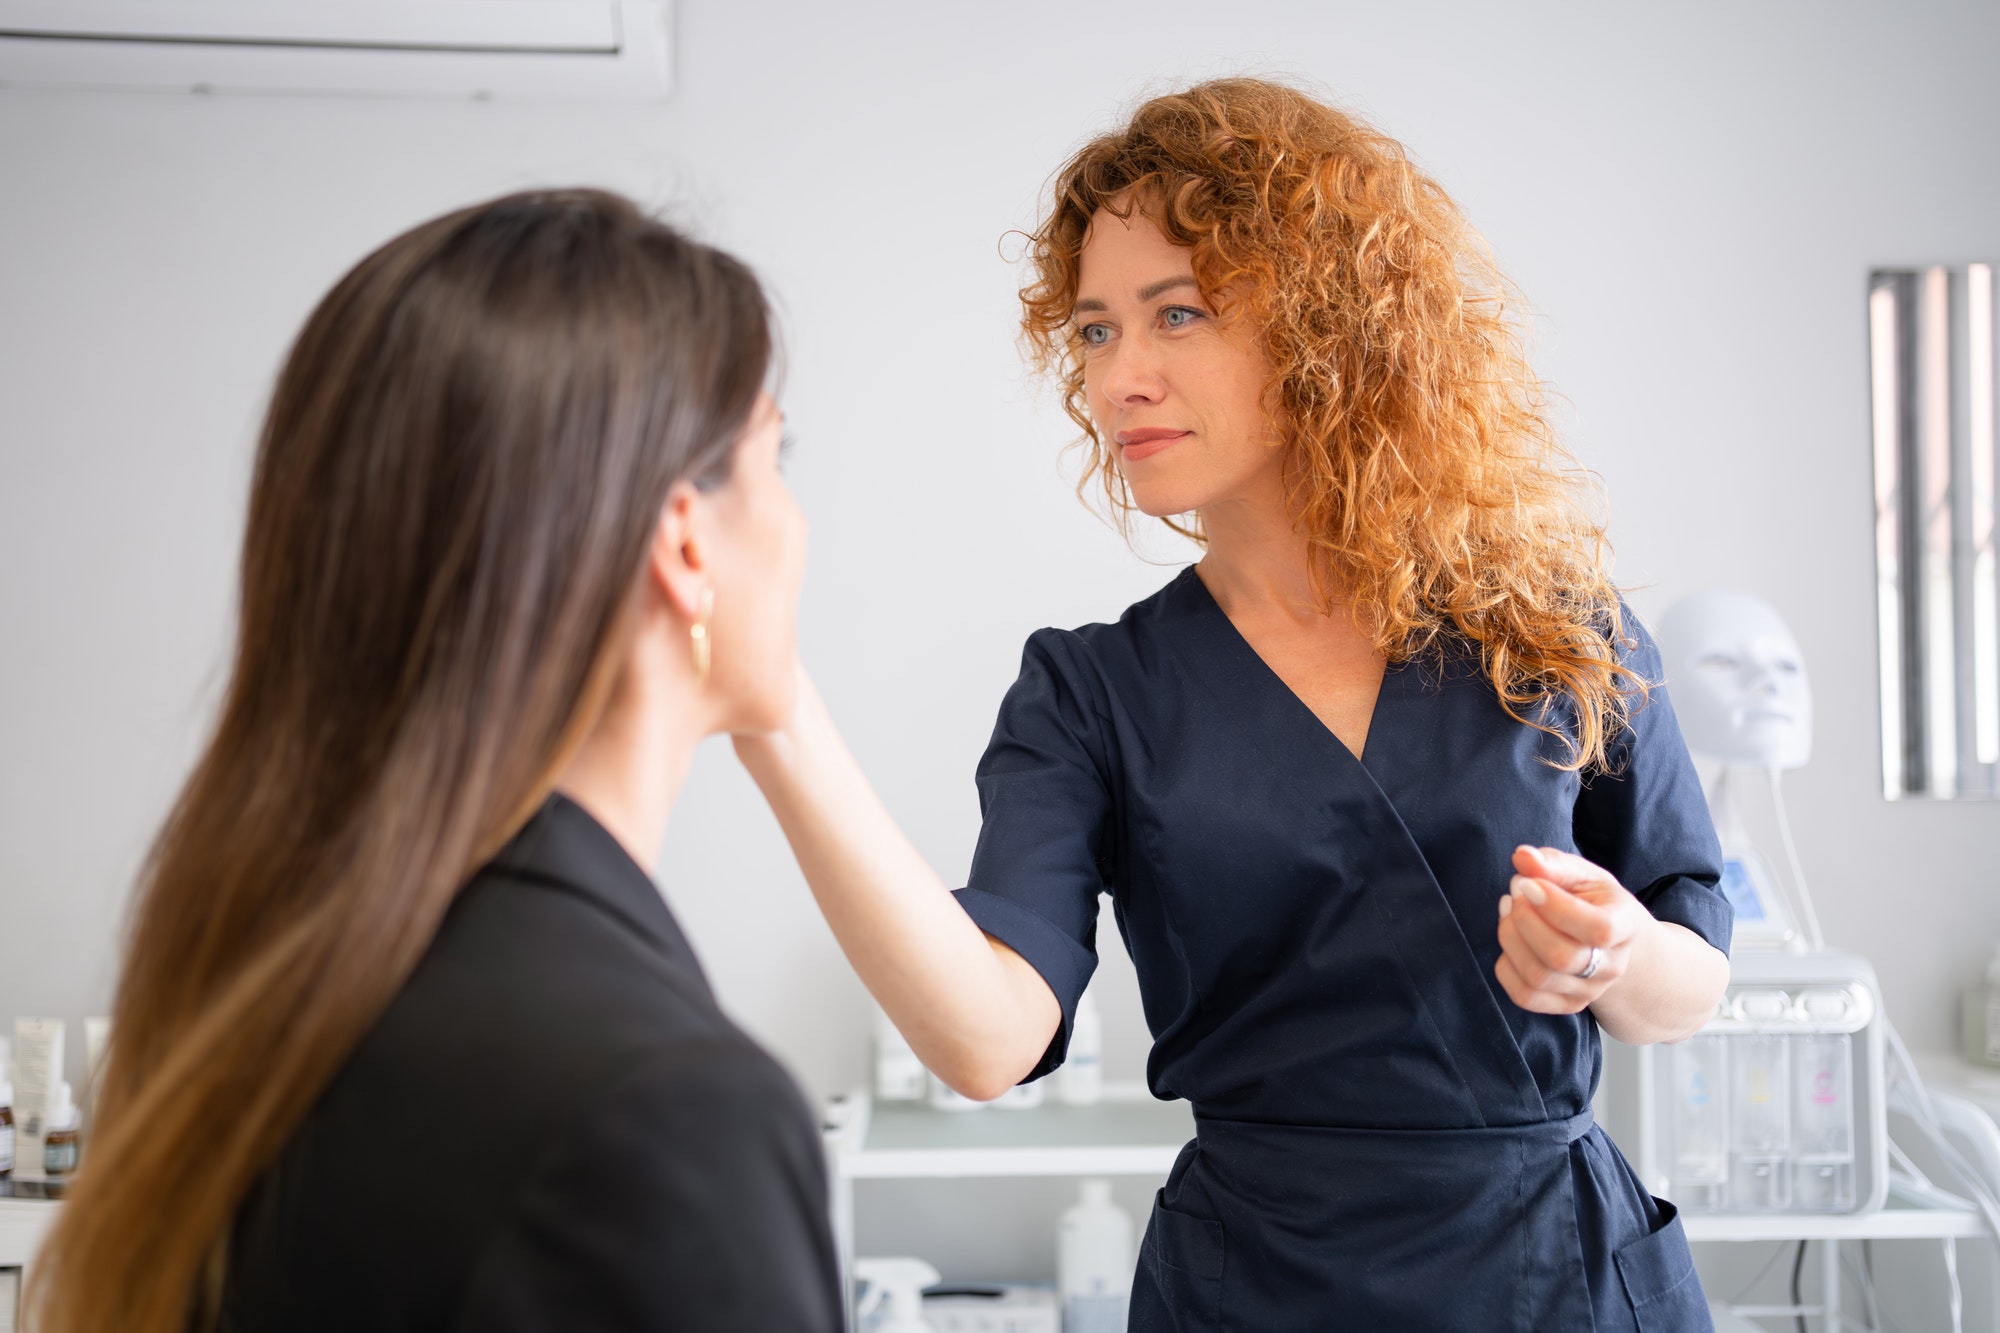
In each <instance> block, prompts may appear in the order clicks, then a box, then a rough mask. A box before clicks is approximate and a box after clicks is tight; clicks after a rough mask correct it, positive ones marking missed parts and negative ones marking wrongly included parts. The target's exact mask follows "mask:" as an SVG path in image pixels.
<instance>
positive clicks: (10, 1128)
mask: <svg viewBox="0 0 2000 1333" xmlns="http://www.w3.org/2000/svg"><path fill="white" fill-rule="evenodd" d="M12 1063H13V1059H12V1057H11V1056H10V1055H9V1053H8V1051H7V1043H6V1042H5V1041H4V1040H0V1180H5V1179H7V1177H9V1176H11V1175H13V1174H14V1071H13V1070H12V1069H11V1068H10V1066H11V1065H12Z"/></svg>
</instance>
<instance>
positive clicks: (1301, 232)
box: [1021, 79, 1648, 769]
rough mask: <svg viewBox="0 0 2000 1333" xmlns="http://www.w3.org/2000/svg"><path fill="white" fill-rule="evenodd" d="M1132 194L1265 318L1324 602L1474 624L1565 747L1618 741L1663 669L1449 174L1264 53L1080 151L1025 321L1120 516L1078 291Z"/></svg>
mask: <svg viewBox="0 0 2000 1333" xmlns="http://www.w3.org/2000/svg"><path fill="white" fill-rule="evenodd" d="M1135 209H1136V210H1139V211H1142V212H1143V213H1144V214H1145V215H1146V216H1148V217H1149V218H1151V219H1152V220H1153V221H1154V222H1155V223H1157V224H1158V226H1159V227H1160V229H1161V231H1162V232H1163V233H1164V234H1165V235H1166V237H1167V238H1168V239H1169V240H1171V241H1173V242H1174V243H1175V244H1178V245H1184V246H1187V247H1189V248H1190V249H1191V250H1192V251H1193V254H1192V263H1193V268H1194V273H1195V278H1196V280H1197V282H1199V284H1200V286H1201V289H1202V292H1203V294H1204V296H1205V297H1206V298H1207V299H1208V300H1209V302H1210V303H1211V304H1212V305H1214V306H1216V307H1217V308H1218V309H1220V310H1224V311H1226V312H1227V314H1228V315H1229V316H1230V317H1231V318H1237V317H1247V318H1249V319H1250V320H1251V321H1253V325H1252V326H1253V327H1256V328H1259V329H1261V330H1262V337H1263V342H1264V349H1265V352H1266V354H1267V356H1268V358H1269V361H1270V365H1271V368H1272V369H1271V381H1270V385H1269V399H1268V400H1269V401H1270V402H1272V403H1273V404H1275V405H1276V408H1277V410H1276V413H1275V416H1276V421H1275V424H1276V426H1277V428H1278V430H1279V431H1280V432H1281V439H1282V440H1283V443H1284V445H1285V448H1286V450H1287V453H1288V463H1289V471H1288V476H1289V484H1290V493H1291V499H1292V503H1293V508H1294V513H1295V516H1296V520H1297V523H1298V526H1299V530H1300V531H1301V532H1302V533H1303V534H1304V535H1305V536H1306V537H1307V538H1308V540H1309V541H1310V543H1311V548H1312V552H1313V558H1314V565H1313V571H1312V572H1313V577H1314V580H1315V586H1316V587H1317V588H1318V589H1319V590H1320V593H1321V596H1322V600H1323V603H1324V605H1325V606H1326V607H1327V609H1328V610H1329V611H1331V610H1332V609H1334V607H1335V606H1336V605H1338V603H1339V600H1340V599H1341V597H1343V596H1344V597H1345V598H1346V599H1347V600H1348V602H1349V603H1350V605H1351V607H1352V609H1353V610H1354V612H1355V613H1356V616H1357V623H1358V624H1361V625H1362V626H1363V627H1364V629H1365V630H1366V631H1367V632H1369V633H1371V634H1372V636H1373V637H1374V639H1375V643H1376V647H1377V648H1378V650H1379V651H1381V652H1382V653H1383V654H1384V655H1385V656H1386V657H1388V658H1389V660H1391V661H1403V660H1407V659H1408V658H1410V657H1413V656H1416V655H1419V654H1422V653H1424V652H1425V651H1426V650H1428V649H1436V648H1439V647H1441V646H1442V645H1443V641H1444V640H1445V638H1446V637H1447V636H1456V637H1461V638H1463V639H1464V640H1467V641H1469V642H1470V643H1472V644H1474V645H1476V646H1477V648H1478V651H1479V654H1480V658H1481V662H1482V665H1483V668H1484V670H1485V672H1486V674H1487V676H1488V677H1489V678H1490V679H1491V680H1492V683H1493V687H1494V689H1495V691H1496V692H1497V693H1498V695H1499V698H1500V701H1501V703H1502V705H1503V706H1504V707H1505V708H1506V709H1507V711H1508V712H1509V713H1510V714H1511V715H1513V716H1514V717H1515V718H1516V719H1518V720H1520V721H1521V722H1523V723H1525V724H1527V725H1529V726H1534V727H1537V728H1539V729H1541V730H1544V731H1548V732H1550V733H1552V734H1554V735H1557V736H1560V737H1561V738H1563V739H1564V740H1565V741H1566V742H1567V743H1568V748H1569V752H1570V753H1569V759H1568V761H1567V762H1566V763H1564V764H1563V765H1562V767H1565V768H1570V769H1581V768H1584V767H1585V766H1587V765H1595V766H1605V765H1606V764H1607V762H1608V759H1607V756H1608V751H1609V749H1610V743H1611V738H1612V737H1614V736H1616V735H1617V734H1618V732H1619V731H1620V730H1621V729H1622V727H1623V724H1624V721H1625V719H1626V717H1627V715H1628V713H1629V710H1630V708H1631V705H1632V700H1633V699H1634V698H1635V697H1636V698H1643V697H1644V695H1645V693H1646V690H1647V687H1648V682H1647V681H1646V680H1645V679H1644V678H1643V677H1641V676H1640V675H1639V674H1638V673H1636V672H1634V671H1632V670H1631V669H1630V668H1628V667H1627V666H1626V665H1624V663H1623V661H1622V660H1621V655H1620V653H1619V651H1618V645H1620V644H1621V643H1624V642H1625V631H1624V622H1623V616H1622V608H1621V603H1620V600H1619V596H1618V591H1617V588H1616V587H1615V585H1614V584H1613V583H1612V582H1611V580H1610V577H1609V573H1608V570H1607V568H1606V566H1607V562H1608V555H1609V548H1608V545H1607V543H1606V541H1605V534H1604V527H1603V524H1602V523H1601V522H1599V521H1597V520H1596V519H1595V518H1594V517H1593V516H1592V515H1591V513H1590V512H1589V510H1588V508H1587V507H1586V504H1585V503H1584V501H1585V496H1586V494H1587V493H1590V492H1591V491H1592V487H1591V486H1590V484H1589V478H1588V476H1587V474H1584V473H1582V472H1581V470H1580V469H1579V468H1578V467H1577V465H1576V463H1575V461H1574V460H1573V459H1572V458H1571V457H1570V455H1569V454H1568V453H1567V452H1566V451H1565V450H1564V449H1563V447H1562V445H1561V443H1560V442H1559V440H1558V439H1557V437H1556V432H1555V430H1554V428H1553V427H1552V425H1551V423H1550V420H1549V415H1548V410H1547V395H1546V393H1545V392H1544V390H1543V387H1542V383H1541V380H1540V379H1539V378H1538V377H1537V376H1536V374H1535V372H1534V370H1533V368H1532V366H1531V365H1530V364H1529V359H1528V351H1527V338H1526V336H1525V330H1523V328H1522V327H1521V326H1520V324H1519V322H1518V321H1517V320H1516V319H1515V318H1514V317H1513V315H1512V314H1511V313H1510V312H1509V309H1508V304H1509V298H1510V297H1511V296H1512V295H1513V294H1514V293H1513V288H1512V287H1511V285H1510V284H1509V283H1508V282H1507V280H1506V279H1505V278H1504V277H1503V276H1502V275H1501V273H1500V272H1499V270H1498V269H1497V268H1496V266H1495V265H1494V263H1493V259H1492V256H1491V254H1490V252H1489V251H1488V250H1487V248H1486V245H1485V242H1484V241H1483V239H1482V238H1481V237H1480V236H1479V235H1478V233H1477V232H1475V231H1474V230H1473V229H1472V227H1471V226H1470V224H1469V223H1467V222H1466V220H1465V218H1464V216H1463V215H1462V214H1461V213H1460V212H1459V210H1458V207H1457V206H1456V205H1455V204H1454V203H1453V202H1452V201H1451V199H1450V197H1449V196H1448V195H1446V193H1445V192H1444V190H1443V188H1442V187H1440V186H1439V185H1438V183H1437V182H1436V181H1434V180H1432V179H1431V178H1430V177H1429V176H1427V175H1425V174H1424V173H1423V172H1422V171H1420V170H1419V169H1418V168H1417V167H1416V166H1415V165H1414V164H1413V163H1411V161H1410V159H1409V155H1408V154H1407V153H1406V152H1405V151H1404V149H1403V147H1402V145H1401V144H1399V143H1397V142H1396V141H1395V140H1394V139H1391V138H1390V137H1388V136H1387V135H1385V134H1383V133H1381V132H1380V131H1379V130H1376V129H1374V128H1372V127H1370V126H1368V125H1366V124H1363V123H1362V122H1361V121H1359V120H1357V119H1356V118H1354V117H1352V116H1350V115H1347V114H1345V113H1343V112H1341V111H1338V110H1335V109H1334V108H1332V107H1329V106H1326V105H1324V104H1323V103H1321V102H1318V101H1316V100H1314V99H1313V98H1311V97H1308V96H1307V95H1305V94H1304V93H1301V92H1299V91H1297V90H1295V89H1292V88H1288V87H1285V86H1283V85H1281V84H1276V83H1271V82H1267V81H1264V80H1260V79H1219V80H1215V81H1212V82H1208V83H1202V84H1197V85H1196V86H1194V87H1192V88H1189V89H1187V90H1186V91H1184V92H1179V93H1174V94H1171V95H1169V96H1165V97H1156V98H1154V99H1152V100H1151V101H1148V102H1146V103H1145V104H1144V105H1142V106H1141V107H1140V108H1139V109H1138V110H1137V112H1135V113H1134V114H1133V116H1132V118H1131V121H1130V123H1129V124H1127V125H1126V126H1125V127H1124V128H1123V129H1121V130H1119V131H1117V132H1115V133H1111V134H1106V135H1102V136H1100V137H1098V138H1096V139H1093V140H1091V141H1090V142H1089V143H1087V144H1086V145H1084V147H1083V148H1082V149H1081V150H1080V151H1078V152H1077V154H1076V155H1075V156H1074V157H1072V158H1071V159H1070V161H1069V162H1068V163H1067V164H1066V165H1065V166H1064V167H1063V168H1062V169H1061V171H1060V172H1058V173H1057V175H1056V178H1055V182H1054V190H1053V199H1052V200H1051V203H1050V206H1049V209H1048V211H1047V213H1046V215H1045V216H1044V218H1043V220H1042V222H1041V224H1040V225H1039V226H1038V227H1037V228H1036V229H1035V231H1034V233H1033V234H1032V236H1031V238H1030V246H1029V251H1028V258H1029V261H1030V263H1031V265H1032V267H1033V271H1034V281H1032V282H1031V283H1030V284H1029V285H1028V286H1026V287H1024V288H1023V289H1022V291H1021V303H1022V308H1023V315H1022V331H1023V335H1024V338H1025V340H1026V343H1027V345H1028V348H1029V350H1030V352H1031V354H1032V355H1033V357H1034V359H1035V360H1036V361H1037V363H1038V364H1039V365H1040V366H1041V368H1042V369H1043V370H1045V371H1050V372H1053V373H1054V374H1056V375H1057V376H1058V377H1059V378H1060V381H1061V383H1062V386H1063V390H1064V397H1063V405H1064V408H1065V410H1066V411H1067V412H1068V413H1069V416H1070V418H1071V419H1072V420H1073V421H1075V422H1076V424H1077V425H1078V426H1079V427H1081V428H1082V430H1083V435H1084V438H1083V443H1084V444H1085V446H1086V448H1087V450H1088V454H1089V465H1088V467H1087V469H1086V471H1085V473H1084V477H1083V480H1082V483H1081V484H1080V487H1079V489H1082V488H1083V487H1086V486H1088V484H1089V482H1090V480H1091V478H1092V477H1097V478H1100V479H1101V481H1102V483H1103V486H1104V492H1105V496H1106V498H1107V500H1108V502H1109V503H1110V505H1111V508H1112V512H1113V514H1114V515H1115V516H1116V517H1117V518H1118V519H1119V521H1120V522H1121V523H1124V522H1126V521H1128V520H1129V518H1130V515H1131V513H1132V512H1133V506H1132V502H1131V497H1130V495H1129V493H1128V492H1127V490H1126V487H1125V484H1124V478H1123V477H1122V475H1121V474H1120V473H1119V471H1118V469H1117V468H1116V467H1114V466H1111V465H1110V463H1109V460H1108V458H1107V455H1106V452H1105V449H1104V444H1103V441H1102V440H1101V439H1100V438H1099V436H1098V433H1097V429H1096V427H1095V425H1094V423H1093V422H1092V421H1091V418H1090V413H1089V410H1088V404H1087V400H1086V399H1085V396H1084V382H1083V345H1082V342H1081V340H1080V338H1079V336H1078V330H1077V328H1076V325H1075V323H1074V321H1073V318H1072V308H1073V307H1074V305H1075V303H1076V299H1077V281H1078V267H1079V261H1080V256H1081V254H1082V250H1083V244H1084V240H1085V237H1086V236H1087V234H1088V232H1089V230H1090V223H1091V218H1092V217H1093V216H1094V215H1095V214H1096V213H1097V212H1099V211H1100V210H1103V211H1106V212H1110V213H1114V214H1116V215H1118V216H1120V217H1129V216H1131V214H1132V212H1133V211H1134V210H1135ZM1169 522H1170V523H1171V522H1172V521H1171V520H1169ZM1172 525H1173V526H1175V527H1176V529H1177V530H1180V531H1183V532H1187V533H1188V535H1190V536H1193V537H1195V539H1196V540H1200V533H1199V530H1198V527H1197V528H1195V529H1190V528H1188V527H1186V526H1184V525H1181V524H1178V523H1174V524H1172ZM1561 704H1567V705H1568V706H1567V707H1559V708H1558V709H1557V711H1556V712H1555V713H1552V712H1551V706H1552V705H1561ZM1559 714H1567V716H1566V717H1561V716H1559Z"/></svg>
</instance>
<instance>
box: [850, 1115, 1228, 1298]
mask: <svg viewBox="0 0 2000 1333" xmlns="http://www.w3.org/2000/svg"><path fill="white" fill-rule="evenodd" d="M824 1127H825V1132H826V1149H827V1165H828V1168H829V1170H830V1171H831V1173H832V1193H833V1214H834V1216H833V1223H834V1238H835V1241H836V1243H837V1244H838V1246H839V1250H840V1266H841V1272H842V1273H843V1274H851V1273H852V1271H853V1263H854V1210H855V1203H854V1201H855V1185H856V1183H857V1182H859V1181H864V1180H971V1179H1005V1178H1019V1177H1029V1176H1145V1177H1150V1178H1153V1179H1155V1180H1159V1181H1164V1180H1165V1179H1166V1177H1167V1172H1168V1171H1170V1170H1172V1169H1173V1165H1174V1159H1175V1158H1176V1157H1178V1156H1179V1155H1180V1151H1181V1149H1182V1147H1183V1146H1185V1145H1186V1143H1187V1141H1188V1140H1189V1139H1191V1138H1193V1137H1194V1112H1193V1110H1192V1109H1191V1108H1190V1107H1189V1106H1188V1104H1187V1103H1186V1102H1162V1101H1160V1100H1158V1099H1157V1098H1155V1097H1154V1096H1153V1095H1152V1094H1151V1093H1150V1092H1148V1091H1147V1090H1146V1087H1145V1085H1144V1084H1141V1083H1129V1084H1126V1083H1116V1082H1107V1083H1106V1084H1105V1085H1104V1093H1103V1096H1102V1097H1101V1098H1100V1099H1099V1100H1098V1101H1096V1102H1094V1103H1091V1104H1089V1105H1082V1106H1073V1105H1068V1104H1065V1103H1063V1102H1060V1101H1056V1100H1054V1099H1051V1100H1048V1101H1045V1102H1043V1103H1042V1104H1041V1105H1039V1106H1033V1107H1023V1108H1019V1109H1011V1108H1005V1107H1000V1106H988V1107H983V1108H981V1109H978V1110H973V1111H945V1110H938V1109H936V1108H934V1107H932V1106H931V1105H930V1104H929V1103H928V1102H924V1101H902V1102H898V1101H877V1100H875V1099H874V1098H873V1097H872V1096H871V1095H870V1094H869V1093H867V1092H854V1093H850V1094H848V1095H847V1096H845V1097H836V1098H834V1099H833V1100H832V1101H831V1102H829V1103H828V1104H827V1108H826V1116H825V1121H824Z"/></svg>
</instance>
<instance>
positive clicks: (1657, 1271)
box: [1616, 1199, 1714, 1333]
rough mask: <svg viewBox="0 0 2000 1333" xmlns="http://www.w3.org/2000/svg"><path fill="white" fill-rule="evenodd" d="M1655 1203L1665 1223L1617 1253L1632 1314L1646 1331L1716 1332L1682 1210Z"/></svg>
mask: <svg viewBox="0 0 2000 1333" xmlns="http://www.w3.org/2000/svg"><path fill="white" fill-rule="evenodd" d="M1653 1203H1654V1206H1655V1207H1657V1208H1658V1209H1659V1210H1660V1218H1661V1221H1660V1225H1659V1226H1658V1227H1656V1228H1654V1230H1653V1232H1652V1234H1650V1235H1647V1236H1643V1237H1641V1238H1640V1239H1638V1240H1635V1241H1633V1242H1632V1243H1631V1244H1630V1245H1627V1246H1626V1247H1625V1248H1624V1249H1622V1250H1620V1251H1618V1254H1617V1256H1616V1258H1617V1262H1618V1277H1619V1279H1620V1280H1621V1281H1622V1282H1624V1284H1625V1297H1626V1299H1627V1300H1629V1301H1631V1302H1632V1316H1633V1318H1634V1319H1635V1320H1637V1321H1638V1324H1639V1328H1640V1329H1641V1331H1642V1333H1710V1330H1712V1329H1713V1328H1714V1323H1713V1321H1712V1320H1711V1319H1710V1318H1709V1314H1708V1299H1707V1298H1706V1297H1705V1296H1703V1295H1702V1290H1701V1279H1700V1278H1699V1277H1697V1276H1696V1275H1695V1271H1694V1254H1693V1253H1692V1252H1691V1251H1690V1250H1689V1249H1688V1242H1687V1232H1686V1231H1685V1230H1684V1229H1683V1228H1682V1227H1681V1215H1680V1210H1679V1209H1678V1208H1676V1207H1674V1205H1672V1204H1671V1203H1668V1202H1667V1201H1666V1200H1665V1199H1655V1200H1653Z"/></svg>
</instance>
